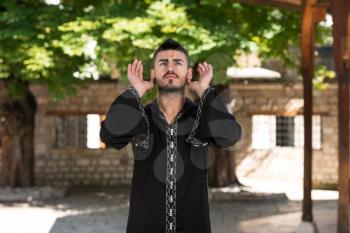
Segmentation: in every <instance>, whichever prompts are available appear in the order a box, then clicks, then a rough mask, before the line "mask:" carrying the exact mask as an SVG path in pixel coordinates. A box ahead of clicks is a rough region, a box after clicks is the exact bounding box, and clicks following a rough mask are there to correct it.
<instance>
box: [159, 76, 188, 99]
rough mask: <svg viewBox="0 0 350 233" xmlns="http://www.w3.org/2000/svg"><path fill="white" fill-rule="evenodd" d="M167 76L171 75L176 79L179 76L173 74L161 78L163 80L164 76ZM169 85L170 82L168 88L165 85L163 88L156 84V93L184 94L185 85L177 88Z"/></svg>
mask: <svg viewBox="0 0 350 233" xmlns="http://www.w3.org/2000/svg"><path fill="white" fill-rule="evenodd" d="M168 74H173V75H175V76H176V77H177V78H179V76H178V75H177V74H175V73H166V74H165V75H164V76H163V78H165V76H166V75H168ZM171 83H172V82H170V86H167V84H166V85H164V86H162V85H159V84H158V91H159V92H160V93H163V94H165V93H182V92H184V90H185V86H186V83H184V84H183V85H181V86H178V87H177V86H171Z"/></svg>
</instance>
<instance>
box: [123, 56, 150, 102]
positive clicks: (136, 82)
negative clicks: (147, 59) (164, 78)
mask: <svg viewBox="0 0 350 233" xmlns="http://www.w3.org/2000/svg"><path fill="white" fill-rule="evenodd" d="M154 79H155V78H154V76H151V80H150V81H144V80H143V64H142V61H141V60H138V59H135V60H134V62H133V63H132V64H128V80H129V82H130V84H131V85H132V86H133V87H134V88H135V89H136V90H137V92H138V93H139V95H140V96H143V94H144V93H145V92H146V91H148V90H150V89H152V88H153V84H154Z"/></svg>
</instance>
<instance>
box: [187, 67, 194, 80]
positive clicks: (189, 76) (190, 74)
mask: <svg viewBox="0 0 350 233" xmlns="http://www.w3.org/2000/svg"><path fill="white" fill-rule="evenodd" d="M192 75H193V70H192V68H189V69H188V70H187V79H189V80H191V79H192Z"/></svg>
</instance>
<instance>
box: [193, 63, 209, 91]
mask: <svg viewBox="0 0 350 233" xmlns="http://www.w3.org/2000/svg"><path fill="white" fill-rule="evenodd" d="M197 70H198V73H199V80H198V81H191V79H192V76H190V77H188V78H187V84H188V87H189V88H190V89H191V90H193V91H195V92H196V93H197V94H198V95H199V96H201V95H202V93H203V92H204V90H205V89H207V88H208V87H209V84H210V81H211V80H212V78H213V67H212V65H211V64H208V63H206V62H203V63H199V64H198V68H197Z"/></svg>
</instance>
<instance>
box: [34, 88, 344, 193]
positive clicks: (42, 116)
mask: <svg viewBox="0 0 350 233" xmlns="http://www.w3.org/2000/svg"><path fill="white" fill-rule="evenodd" d="M126 88H127V86H125V85H121V84H118V83H117V82H112V81H105V82H99V83H98V82H88V83H87V84H86V86H84V87H81V88H80V89H79V91H78V95H77V96H75V97H71V98H68V99H65V100H64V101H54V100H53V99H52V98H50V97H48V93H47V90H46V89H45V88H43V87H42V86H39V85H32V86H31V89H32V91H33V92H34V93H35V95H36V97H37V102H38V111H37V115H36V122H35V123H36V130H35V175H36V181H37V184H39V185H44V184H63V183H67V182H68V183H70V184H72V185H77V186H78V185H103V186H114V185H119V184H130V182H131V178H132V168H133V157H132V151H131V148H130V145H128V146H127V147H125V148H123V149H122V150H120V151H118V150H115V149H113V148H105V149H87V148H76V147H69V146H68V147H60V148H57V147H55V143H54V142H55V127H54V124H55V118H57V116H64V115H66V116H67V115H69V116H71V115H84V114H92V113H95V114H101V115H102V114H105V113H106V111H107V109H108V107H109V106H110V104H111V103H112V102H113V100H114V99H115V98H116V97H117V96H118V95H119V94H120V93H121V92H122V91H124V90H125V89H126ZM187 94H188V93H187ZM220 95H221V96H222V97H223V98H224V99H225V100H226V101H227V102H228V108H229V110H230V111H231V112H233V113H234V115H235V117H236V119H237V121H238V122H239V123H240V124H241V126H242V129H243V132H242V133H243V135H242V140H241V141H240V142H239V143H237V144H236V145H235V146H234V151H235V160H236V164H237V174H238V177H247V178H259V179H269V180H271V179H272V180H279V181H288V182H298V183H301V182H302V178H303V150H302V148H293V147H283V148H280V147H276V148H272V149H268V150H254V149H253V148H252V145H251V142H252V116H253V115H255V114H267V115H271V114H272V115H295V114H302V108H300V107H301V106H300V101H302V85H301V84H300V83H289V84H288V83H284V84H283V83H276V82H269V83H266V82H265V83H264V82H250V83H237V82H236V83H232V84H230V86H229V88H227V89H224V91H222V92H221V93H220ZM314 113H315V114H319V115H321V124H322V128H321V130H322V131H321V136H322V147H321V149H319V150H314V160H313V181H314V185H315V186H324V185H329V184H335V183H336V182H337V165H338V164H337V156H338V155H337V145H338V142H337V135H338V134H337V132H338V131H337V88H336V86H335V85H333V84H332V85H331V86H330V87H329V88H328V89H326V90H324V91H314Z"/></svg>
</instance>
